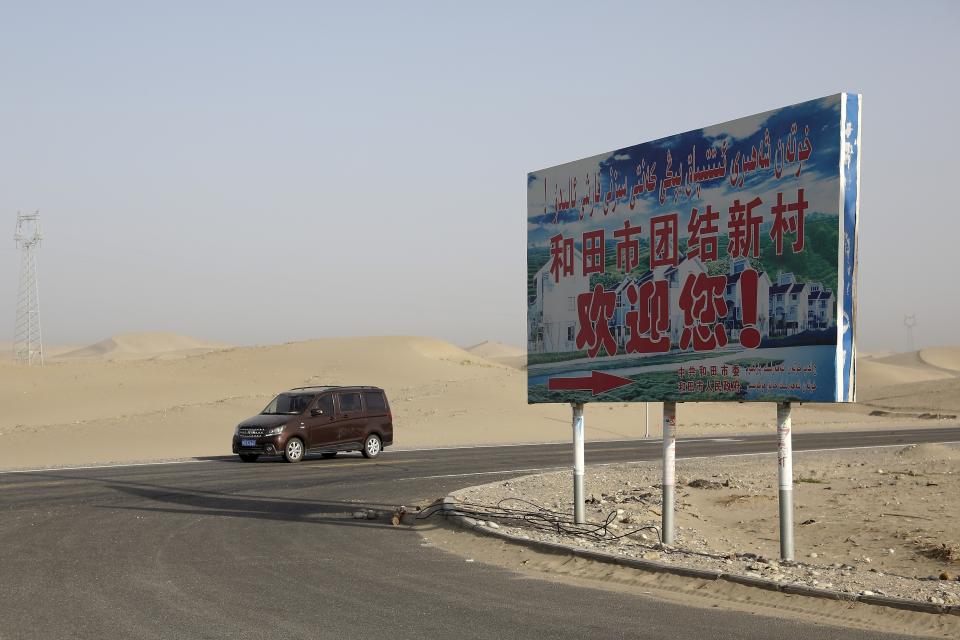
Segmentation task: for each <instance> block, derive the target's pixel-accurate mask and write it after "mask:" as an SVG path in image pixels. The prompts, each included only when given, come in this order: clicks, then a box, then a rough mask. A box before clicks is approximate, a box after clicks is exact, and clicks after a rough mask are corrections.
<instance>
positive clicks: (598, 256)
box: [582, 229, 605, 275]
mask: <svg viewBox="0 0 960 640" xmlns="http://www.w3.org/2000/svg"><path fill="white" fill-rule="evenodd" d="M582 246H583V275H590V274H591V273H603V270H604V262H605V260H604V246H603V229H599V230H597V231H586V232H584V234H583V245H582Z"/></svg>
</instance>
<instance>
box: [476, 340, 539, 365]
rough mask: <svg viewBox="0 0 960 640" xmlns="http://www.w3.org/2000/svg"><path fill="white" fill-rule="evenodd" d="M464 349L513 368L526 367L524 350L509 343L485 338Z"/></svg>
mask: <svg viewBox="0 0 960 640" xmlns="http://www.w3.org/2000/svg"><path fill="white" fill-rule="evenodd" d="M466 350H467V351H469V352H470V353H472V354H473V355H475V356H480V357H481V358H486V359H487V360H492V361H493V362H497V363H499V364H503V365H506V366H508V367H513V368H514V369H526V368H527V352H526V350H524V349H521V348H519V347H514V346H512V345H509V344H503V343H502V342H494V341H491V340H486V341H484V342H481V343H480V344H475V345H473V346H472V347H467V348H466Z"/></svg>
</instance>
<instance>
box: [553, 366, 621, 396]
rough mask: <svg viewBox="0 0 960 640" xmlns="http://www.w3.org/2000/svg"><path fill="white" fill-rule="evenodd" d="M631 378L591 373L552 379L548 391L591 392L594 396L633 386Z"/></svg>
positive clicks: (598, 372) (600, 372) (599, 372)
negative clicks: (577, 376)
mask: <svg viewBox="0 0 960 640" xmlns="http://www.w3.org/2000/svg"><path fill="white" fill-rule="evenodd" d="M633 383H634V381H633V380H631V379H630V378H621V377H620V376H614V375H610V374H609V373H604V372H602V371H591V372H590V375H589V376H583V377H580V378H550V380H548V381H547V389H549V390H550V391H589V392H590V393H592V394H593V395H597V394H600V393H604V392H606V391H610V390H611V389H616V388H617V387H623V386H626V385H628V384H633Z"/></svg>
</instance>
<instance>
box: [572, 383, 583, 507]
mask: <svg viewBox="0 0 960 640" xmlns="http://www.w3.org/2000/svg"><path fill="white" fill-rule="evenodd" d="M570 404H571V406H572V407H573V521H574V522H575V523H576V524H583V523H584V522H586V518H584V516H583V403H582V402H571V403H570Z"/></svg>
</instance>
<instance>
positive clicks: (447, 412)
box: [0, 334, 960, 468]
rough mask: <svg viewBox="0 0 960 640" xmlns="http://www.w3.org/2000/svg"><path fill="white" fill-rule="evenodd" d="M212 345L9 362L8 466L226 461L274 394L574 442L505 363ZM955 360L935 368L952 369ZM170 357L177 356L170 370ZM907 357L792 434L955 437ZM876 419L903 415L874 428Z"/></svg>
mask: <svg viewBox="0 0 960 640" xmlns="http://www.w3.org/2000/svg"><path fill="white" fill-rule="evenodd" d="M217 346H220V345H214V344H213V343H206V342H201V341H198V340H192V339H190V338H183V337H181V336H174V335H172V334H128V335H123V336H116V337H114V338H111V339H109V340H106V341H104V342H101V343H98V344H97V345H92V346H90V347H87V348H85V349H80V350H77V351H74V354H77V353H78V352H79V354H80V355H74V356H72V357H69V358H60V359H52V360H51V361H49V362H48V365H47V366H45V367H42V368H40V367H24V366H18V365H15V364H13V363H12V362H10V361H2V362H0V407H3V411H2V412H0V467H6V468H9V467H24V466H41V465H56V464H74V463H81V462H82V463H89V462H97V461H106V460H142V459H158V458H171V457H189V456H198V455H223V454H228V453H229V444H230V436H231V434H232V432H233V429H234V427H235V425H236V424H237V423H238V422H239V421H240V420H243V419H244V418H246V417H248V416H250V415H252V414H254V413H257V412H259V411H260V410H261V409H262V408H263V406H264V405H266V403H267V402H268V401H269V400H270V398H271V397H272V396H273V395H274V394H275V393H277V392H278V391H282V390H285V389H288V388H290V387H297V386H306V385H315V384H372V385H377V386H381V387H383V388H384V389H386V390H387V394H388V397H389V398H390V402H391V407H392V409H393V413H394V421H395V424H396V444H397V445H398V446H402V447H429V446H456V445H465V444H489V443H517V442H545V441H566V440H568V439H569V436H570V408H569V407H568V406H565V405H534V406H529V405H527V404H526V374H525V372H524V371H522V370H519V369H516V368H511V367H510V366H505V365H504V363H502V362H498V361H497V358H500V357H501V356H490V357H489V358H487V357H482V356H481V355H478V354H477V353H472V352H471V351H468V350H465V349H461V348H459V347H456V346H454V345H452V344H450V343H447V342H444V341H442V340H436V339H432V338H420V337H371V338H344V339H324V340H311V341H307V342H296V343H288V344H283V345H271V346H260V347H235V348H230V349H218V350H211V349H214V348H215V347H217ZM479 346H480V345H477V347H479ZM486 349H490V351H487V353H491V352H492V353H504V351H503V350H500V347H496V348H494V345H492V344H489V343H488V344H487V345H486V347H485V349H477V350H478V351H480V352H481V353H483V352H484V351H485V350H486ZM508 349H509V348H508ZM951 353H953V352H952V351H950V350H947V351H945V352H944V353H940V352H939V351H937V352H936V353H934V354H933V357H934V358H935V361H936V362H939V363H941V364H950V361H949V357H951ZM169 354H178V357H176V358H169V359H167V358H165V357H164V355H169ZM908 356H909V357H906V358H904V360H905V364H902V365H901V364H896V362H897V361H893V362H891V361H890V358H889V357H885V358H883V359H881V360H879V361H863V362H862V363H861V376H860V384H859V393H860V397H861V398H862V399H863V402H861V403H858V404H857V405H843V406H836V405H809V404H808V405H803V406H798V407H797V408H796V409H795V411H794V427H795V428H796V429H798V430H810V431H814V430H816V431H824V430H831V429H852V428H881V427H884V426H892V425H904V424H911V425H914V424H915V425H931V424H932V425H936V424H942V425H945V424H948V422H945V421H942V420H941V421H939V422H938V421H937V420H933V421H931V420H929V419H926V420H923V419H920V418H919V415H920V414H922V413H930V412H932V411H936V412H945V411H948V410H949V411H953V407H954V405H960V376H956V377H954V376H952V375H951V374H950V372H949V371H947V370H946V369H943V368H941V369H937V368H935V367H934V366H933V365H930V364H927V363H926V362H925V361H924V360H923V359H921V357H920V356H919V355H917V354H913V355H912V356H910V355H909V354H908ZM503 357H506V358H510V357H513V358H521V359H522V358H523V356H522V355H521V356H516V355H514V356H503ZM895 357H899V356H895ZM924 357H929V356H928V354H926V352H924ZM649 409H650V411H649V415H650V424H649V427H650V434H651V436H653V437H657V436H659V433H660V415H661V414H660V412H661V406H660V405H659V404H657V403H650V407H649ZM877 410H883V411H887V412H890V413H892V414H895V415H889V416H879V417H878V416H871V415H870V413H871V412H873V411H877ZM956 413H960V407H958V411H956ZM678 415H679V417H678V419H679V423H680V433H681V434H682V435H684V436H689V435H730V434H735V433H748V432H771V433H772V432H773V431H774V430H775V428H776V412H775V409H774V408H773V406H772V405H766V404H724V405H719V404H712V403H700V404H684V405H681V406H680V408H679V410H678ZM586 421H587V437H588V438H589V439H623V438H637V437H642V436H643V435H644V433H645V412H644V405H643V404H631V405H619V404H618V405H613V404H602V405H591V406H589V407H588V410H587V415H586ZM953 423H956V421H954V422H953Z"/></svg>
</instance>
